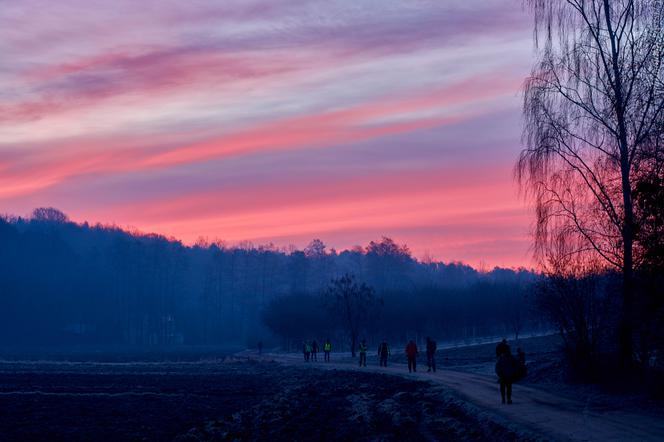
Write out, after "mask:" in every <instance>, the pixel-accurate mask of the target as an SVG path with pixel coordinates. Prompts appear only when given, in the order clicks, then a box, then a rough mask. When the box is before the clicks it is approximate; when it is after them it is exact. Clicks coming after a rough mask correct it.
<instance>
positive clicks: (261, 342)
mask: <svg viewBox="0 0 664 442" xmlns="http://www.w3.org/2000/svg"><path fill="white" fill-rule="evenodd" d="M258 354H259V355H262V354H263V341H258Z"/></svg>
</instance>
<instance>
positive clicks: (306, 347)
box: [302, 341, 311, 362]
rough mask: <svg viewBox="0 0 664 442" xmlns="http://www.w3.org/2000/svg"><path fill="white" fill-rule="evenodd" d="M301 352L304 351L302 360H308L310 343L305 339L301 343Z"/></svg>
mask: <svg viewBox="0 0 664 442" xmlns="http://www.w3.org/2000/svg"><path fill="white" fill-rule="evenodd" d="M302 352H303V353H304V361H305V362H309V357H310V356H311V345H309V343H308V342H307V341H304V342H303V343H302Z"/></svg>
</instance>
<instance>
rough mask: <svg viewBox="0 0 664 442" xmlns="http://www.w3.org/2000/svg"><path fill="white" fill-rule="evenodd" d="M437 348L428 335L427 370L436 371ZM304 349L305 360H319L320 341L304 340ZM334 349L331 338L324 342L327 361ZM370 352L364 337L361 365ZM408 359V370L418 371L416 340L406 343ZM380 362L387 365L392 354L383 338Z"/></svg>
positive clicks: (382, 365)
mask: <svg viewBox="0 0 664 442" xmlns="http://www.w3.org/2000/svg"><path fill="white" fill-rule="evenodd" d="M436 350H437V345H436V341H434V340H433V339H431V338H429V337H427V340H426V354H427V371H428V372H430V371H434V372H435V371H436V357H435V356H436ZM302 351H303V353H304V360H305V361H306V362H310V361H317V360H318V356H317V355H318V351H319V347H318V343H317V342H316V341H315V340H314V341H311V342H309V341H304V342H303V343H302ZM331 351H332V344H331V343H330V340H329V339H326V340H325V343H324V344H323V352H324V353H325V362H329V361H330V352H331ZM368 352H369V347H368V346H367V341H366V339H362V340H361V341H360V344H359V345H358V354H359V356H360V367H366V366H367V353H368ZM405 353H406V359H407V360H408V371H409V372H410V373H412V372H415V371H417V355H418V354H419V350H418V348H417V344H416V343H415V341H413V340H410V341H409V342H408V344H407V345H406V349H405ZM377 355H378V364H379V365H380V366H381V367H387V361H388V359H389V357H390V356H391V355H392V352H391V351H390V345H389V344H388V343H387V341H385V340H383V341H382V342H381V343H380V344H379V345H378V352H377Z"/></svg>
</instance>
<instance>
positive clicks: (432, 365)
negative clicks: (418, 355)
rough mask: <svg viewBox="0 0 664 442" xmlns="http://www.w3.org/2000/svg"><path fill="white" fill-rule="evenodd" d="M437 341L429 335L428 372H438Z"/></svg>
mask: <svg viewBox="0 0 664 442" xmlns="http://www.w3.org/2000/svg"><path fill="white" fill-rule="evenodd" d="M436 349H437V345H436V341H434V340H433V339H431V338H429V337H427V372H430V371H431V370H433V372H434V373H435V372H436Z"/></svg>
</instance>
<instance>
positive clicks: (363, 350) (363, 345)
mask: <svg viewBox="0 0 664 442" xmlns="http://www.w3.org/2000/svg"><path fill="white" fill-rule="evenodd" d="M366 366H367V342H366V341H365V340H364V339H362V342H360V367H366Z"/></svg>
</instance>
